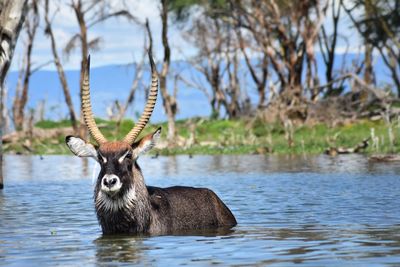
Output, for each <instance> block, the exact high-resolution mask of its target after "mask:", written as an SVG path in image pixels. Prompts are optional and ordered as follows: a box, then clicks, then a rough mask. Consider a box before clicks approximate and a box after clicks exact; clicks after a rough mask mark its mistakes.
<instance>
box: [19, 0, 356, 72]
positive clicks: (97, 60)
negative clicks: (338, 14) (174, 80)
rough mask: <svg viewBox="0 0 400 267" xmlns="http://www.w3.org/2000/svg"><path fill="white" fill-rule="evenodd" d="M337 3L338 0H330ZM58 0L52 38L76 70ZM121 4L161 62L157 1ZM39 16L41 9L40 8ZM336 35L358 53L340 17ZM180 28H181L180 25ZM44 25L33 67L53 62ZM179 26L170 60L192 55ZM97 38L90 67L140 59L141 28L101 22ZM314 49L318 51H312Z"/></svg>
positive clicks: (67, 19) (72, 22)
mask: <svg viewBox="0 0 400 267" xmlns="http://www.w3.org/2000/svg"><path fill="white" fill-rule="evenodd" d="M333 1H338V0H333ZM66 2H68V1H66V0H62V1H50V3H51V13H52V14H55V15H54V20H53V31H54V33H55V36H56V41H57V46H58V50H59V53H60V55H62V61H63V66H64V68H65V69H66V70H76V69H79V67H80V51H79V50H78V49H77V50H75V51H74V52H73V53H72V54H71V55H70V57H69V58H67V57H66V56H65V55H63V54H62V52H61V51H62V48H63V47H65V45H66V43H67V42H68V40H69V39H70V38H71V36H73V35H74V34H75V33H77V32H78V30H79V29H78V23H77V21H76V18H75V15H74V13H73V10H72V8H70V7H68V6H67V5H66V4H65V3H66ZM109 2H110V3H111V5H112V6H113V7H114V8H115V10H117V9H118V8H119V7H121V6H122V4H121V3H122V1H121V0H109ZM125 4H126V5H127V7H128V8H129V11H130V12H131V14H133V15H134V16H135V17H136V18H137V19H138V20H139V21H140V22H142V23H144V21H145V20H146V18H148V19H149V21H150V26H151V28H152V32H153V40H154V42H153V43H154V50H153V51H154V54H155V55H154V57H155V60H156V62H157V61H161V59H162V53H163V51H162V43H161V20H160V4H159V0H125ZM40 12H42V13H43V9H42V8H41V9H40ZM325 21H326V26H327V28H328V31H329V29H330V28H331V27H332V26H331V11H330V10H328V12H327V17H326V20H325ZM340 24H341V25H340V27H341V31H340V34H341V35H342V36H345V37H346V38H348V39H349V41H348V42H349V43H350V44H351V45H352V46H351V47H350V48H347V43H346V42H344V41H343V39H340V40H339V45H338V46H339V47H338V49H337V51H338V52H339V53H341V52H345V51H346V50H347V49H350V52H359V48H360V45H359V44H360V41H359V40H360V38H359V37H358V34H357V33H356V32H355V29H353V30H348V29H349V26H348V25H349V24H350V23H349V20H348V19H346V18H344V19H342V20H341V23H340ZM183 26H184V25H183ZM43 32H44V23H43V22H41V25H40V29H39V30H38V34H37V36H36V40H35V43H34V50H33V55H32V57H33V62H34V64H36V66H38V65H41V64H43V63H44V62H48V61H50V60H52V59H53V57H52V54H51V48H50V40H49V39H48V38H47V37H46V36H45V35H44V34H43ZM181 32H182V25H179V26H178V25H176V24H174V23H170V29H169V33H168V35H169V42H170V46H171V49H172V55H171V56H172V59H173V60H179V59H185V58H187V57H188V56H191V55H194V54H195V53H196V50H195V48H194V47H192V46H191V44H190V43H188V42H186V41H185V38H184V37H182V34H181ZM94 37H101V39H102V42H101V45H100V50H99V51H91V52H90V54H91V66H92V67H98V66H105V65H110V64H129V63H132V62H137V61H139V60H140V58H141V55H142V53H143V46H144V40H145V32H144V28H143V27H142V26H140V25H138V24H136V23H131V22H128V21H127V20H126V19H124V18H119V19H110V20H108V21H106V22H104V23H101V24H98V25H97V26H95V27H93V28H91V29H90V30H89V38H94ZM25 42H26V34H25V33H24V32H23V31H22V32H21V35H20V38H19V40H18V43H17V47H16V50H15V54H14V59H13V63H12V66H11V71H13V70H14V71H15V70H18V68H19V66H20V65H21V62H22V57H23V53H24V43H25ZM316 49H318V48H316ZM43 69H45V70H54V69H55V67H54V64H49V65H47V66H45V67H44V68H43Z"/></svg>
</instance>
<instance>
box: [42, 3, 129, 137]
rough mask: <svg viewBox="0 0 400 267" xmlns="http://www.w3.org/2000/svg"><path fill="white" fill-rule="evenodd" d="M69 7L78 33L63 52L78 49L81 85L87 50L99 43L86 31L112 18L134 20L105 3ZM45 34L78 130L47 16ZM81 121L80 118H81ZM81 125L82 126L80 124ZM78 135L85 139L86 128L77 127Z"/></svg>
mask: <svg viewBox="0 0 400 267" xmlns="http://www.w3.org/2000/svg"><path fill="white" fill-rule="evenodd" d="M48 4H49V1H48V0H46V8H47V10H48ZM69 6H70V7H71V8H72V9H73V11H74V14H75V17H76V19H77V22H78V26H79V32H78V33H76V34H74V35H73V36H72V37H71V39H70V40H69V41H68V43H67V45H66V46H65V48H64V52H65V53H66V54H67V55H69V54H70V53H72V51H73V50H74V49H75V48H77V47H78V46H79V47H80V50H81V71H80V81H79V82H80V84H82V79H83V72H84V66H86V64H87V57H88V54H89V50H90V49H91V50H93V51H95V50H97V49H99V45H100V42H101V38H100V37H95V38H93V39H89V38H88V30H90V28H92V27H93V26H95V25H97V24H99V23H101V22H104V21H106V20H108V19H110V18H113V17H125V18H127V19H128V20H135V18H134V17H133V16H132V15H131V14H130V13H129V12H128V11H127V10H126V9H121V10H114V9H113V8H112V7H111V4H110V3H109V2H107V1H104V0H102V1H90V0H71V1H70V3H69ZM46 33H47V34H48V35H49V36H50V39H51V42H52V51H53V56H54V61H55V64H56V66H57V70H58V74H59V77H60V81H61V84H62V87H63V90H64V95H65V99H66V102H67V105H68V107H69V112H70V118H71V121H72V122H73V125H74V128H78V126H77V123H74V122H75V121H76V116H75V113H74V112H73V105H72V100H71V97H70V96H69V88H68V84H67V81H66V79H65V74H64V71H63V68H62V64H61V61H60V58H59V56H58V52H57V48H56V42H55V39H54V34H53V33H52V30H51V20H50V18H49V16H48V12H47V18H46ZM81 120H82V118H81ZM82 125H83V124H82ZM79 134H80V136H82V137H86V136H87V133H86V128H85V127H84V126H82V127H79Z"/></svg>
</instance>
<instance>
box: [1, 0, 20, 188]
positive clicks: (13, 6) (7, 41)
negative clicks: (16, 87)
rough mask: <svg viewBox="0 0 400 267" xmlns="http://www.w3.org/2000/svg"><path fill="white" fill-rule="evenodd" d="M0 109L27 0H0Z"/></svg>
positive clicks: (2, 120)
mask: <svg viewBox="0 0 400 267" xmlns="http://www.w3.org/2000/svg"><path fill="white" fill-rule="evenodd" d="M0 10H1V13H0V35H1V40H0V90H1V92H0V98H1V99H0V110H1V111H2V110H3V105H4V99H3V91H4V81H5V78H6V76H7V72H8V69H9V68H10V64H11V60H12V57H13V54H14V48H15V44H16V43H17V39H18V35H19V32H20V30H21V27H22V23H23V22H24V20H25V15H26V12H27V0H14V1H2V2H1V3H0ZM0 113H1V115H0V189H3V187H4V183H3V123H4V119H3V112H0Z"/></svg>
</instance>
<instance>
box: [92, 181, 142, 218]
mask: <svg viewBox="0 0 400 267" xmlns="http://www.w3.org/2000/svg"><path fill="white" fill-rule="evenodd" d="M136 200H137V196H136V190H135V187H134V186H132V187H131V188H129V190H128V191H127V192H126V193H125V194H124V195H123V196H122V197H117V198H112V197H110V196H109V195H107V194H106V193H104V192H103V191H102V190H99V192H98V193H97V196H96V208H97V209H102V210H104V211H111V212H116V211H118V210H122V209H132V208H134V207H135V203H136Z"/></svg>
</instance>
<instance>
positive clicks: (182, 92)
mask: <svg viewBox="0 0 400 267" xmlns="http://www.w3.org/2000/svg"><path fill="white" fill-rule="evenodd" d="M357 58H359V57H358V56H357V55H355V54H349V55H347V56H346V58H344V57H343V56H341V55H338V56H337V61H336V64H335V66H336V68H340V67H341V65H342V64H343V62H345V63H346V65H347V66H351V64H352V62H353V61H355V60H356V59H357ZM317 62H318V72H319V77H320V80H321V83H323V82H324V80H325V79H324V73H325V68H324V64H323V61H322V57H321V56H320V55H319V56H318V57H317ZM172 69H175V70H177V73H180V75H182V76H185V77H186V78H187V79H191V78H193V77H195V79H196V80H198V81H199V82H200V83H204V84H206V83H205V82H204V78H203V77H202V75H201V74H199V73H198V72H197V71H195V70H194V68H193V67H191V66H190V64H188V63H187V62H183V61H179V62H173V63H172ZM242 69H243V71H246V72H247V70H246V67H245V65H244V63H242ZM134 71H135V66H133V65H131V66H120V65H109V66H103V67H97V68H92V69H91V75H90V77H91V96H92V104H93V110H94V113H95V116H97V117H107V113H106V108H107V107H108V106H110V105H111V104H112V102H113V101H115V100H119V101H122V102H125V100H126V97H127V95H128V92H129V90H130V86H131V83H132V79H133V74H134ZM375 71H376V76H377V80H378V82H379V83H385V82H390V78H389V72H388V70H387V69H386V68H385V66H384V64H383V63H382V60H380V59H378V60H376V63H375ZM66 76H67V80H68V84H69V86H70V90H71V95H72V97H73V103H74V106H75V110H76V111H79V105H80V103H79V71H78V70H72V71H66ZM17 80H18V72H10V73H9V75H8V78H7V88H9V94H8V100H7V101H8V106H10V105H11V103H12V98H13V95H14V91H15V87H16V83H17ZM246 80H247V82H246V84H243V85H242V87H243V88H248V89H247V94H248V95H249V96H250V99H251V100H252V102H253V103H256V102H257V94H256V91H255V89H254V86H253V84H252V82H251V80H250V77H249V75H247V78H246ZM149 82H150V75H149V69H146V71H145V73H144V77H143V83H144V84H143V86H148V84H149ZM143 86H141V87H140V88H139V90H138V92H137V94H136V96H135V101H134V104H133V107H131V108H130V109H129V110H128V113H127V117H131V118H133V119H136V118H137V114H138V113H139V114H140V113H141V111H142V110H143V107H144V90H143ZM173 86H174V82H173V78H172V77H171V78H170V79H169V90H170V91H172V90H173ZM29 90H30V91H29V101H28V105H27V106H28V108H36V107H37V105H38V103H39V102H40V101H42V100H45V101H46V117H47V118H50V119H60V118H66V117H67V108H66V105H65V101H64V95H63V93H62V89H61V85H60V82H59V79H58V75H57V72H56V71H45V70H42V71H37V72H35V73H34V74H33V75H32V78H31V85H30V89H29ZM177 98H178V105H179V113H178V116H177V118H178V119H183V118H188V117H193V116H209V115H210V112H211V109H210V107H209V103H208V99H207V98H206V96H205V95H204V93H202V92H200V91H199V90H196V89H191V88H187V86H185V85H183V84H182V83H179V87H178V94H177ZM165 120H166V116H165V114H164V111H163V107H162V101H161V98H159V101H157V105H156V108H155V110H154V114H153V117H152V121H153V122H160V121H165Z"/></svg>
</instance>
